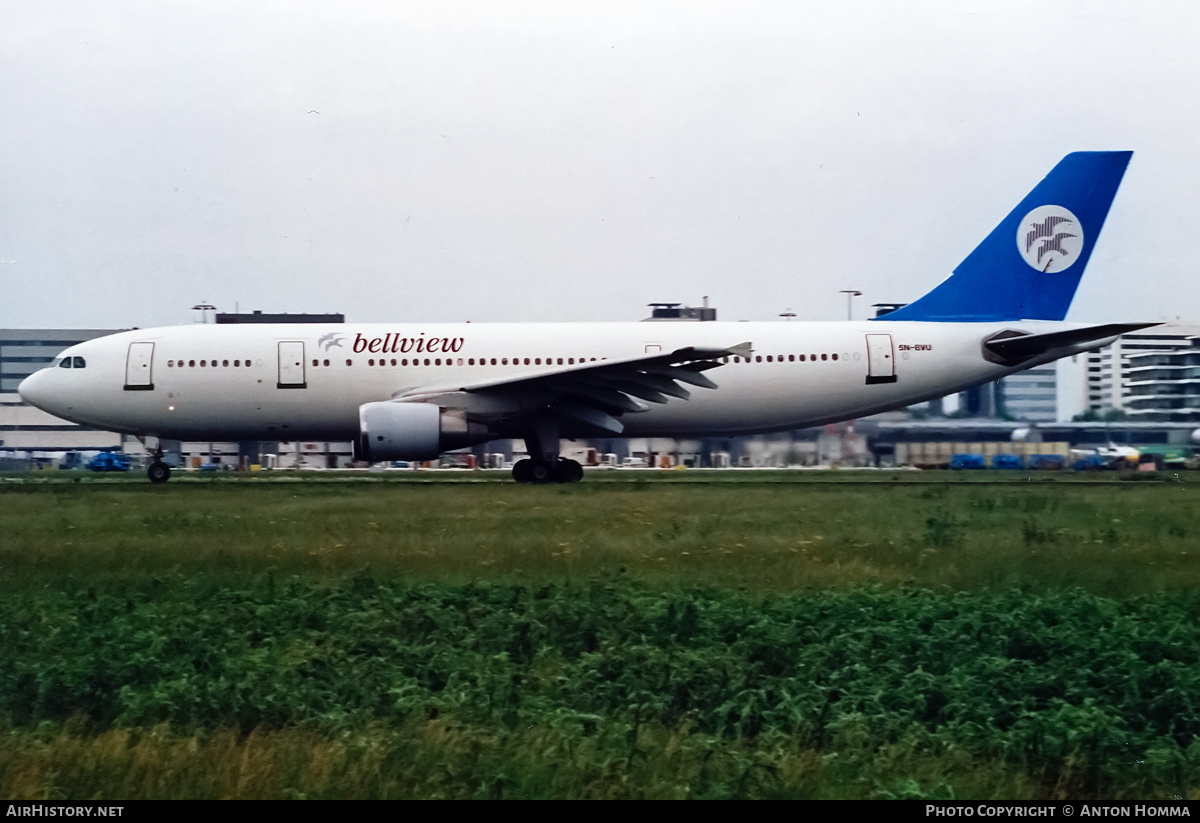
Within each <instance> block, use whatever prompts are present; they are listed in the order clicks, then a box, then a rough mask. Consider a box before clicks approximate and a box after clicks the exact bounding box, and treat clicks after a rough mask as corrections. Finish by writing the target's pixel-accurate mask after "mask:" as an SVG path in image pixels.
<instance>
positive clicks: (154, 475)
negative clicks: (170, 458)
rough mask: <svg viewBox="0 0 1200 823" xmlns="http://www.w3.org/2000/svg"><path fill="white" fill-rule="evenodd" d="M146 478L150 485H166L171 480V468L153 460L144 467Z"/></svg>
mask: <svg viewBox="0 0 1200 823" xmlns="http://www.w3.org/2000/svg"><path fill="white" fill-rule="evenodd" d="M146 476H147V477H149V478H150V482H151V483H166V482H167V481H168V480H170V479H171V467H170V466H168V465H167V464H166V463H163V462H162V461H161V460H155V461H154V462H153V463H151V464H150V465H149V466H147V467H146Z"/></svg>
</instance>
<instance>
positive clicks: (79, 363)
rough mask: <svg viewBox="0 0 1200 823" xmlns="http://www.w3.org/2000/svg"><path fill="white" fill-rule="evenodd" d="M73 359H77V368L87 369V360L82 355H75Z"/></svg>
mask: <svg viewBox="0 0 1200 823" xmlns="http://www.w3.org/2000/svg"><path fill="white" fill-rule="evenodd" d="M64 359H66V358H64ZM71 359H72V360H74V361H75V368H77V369H86V368H87V361H86V360H84V359H83V358H82V357H73V358H71Z"/></svg>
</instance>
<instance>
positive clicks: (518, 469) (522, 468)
mask: <svg viewBox="0 0 1200 823" xmlns="http://www.w3.org/2000/svg"><path fill="white" fill-rule="evenodd" d="M512 476H513V480H516V481H517V482H518V483H532V482H533V461H532V460H518V461H517V462H516V463H514V464H513V467H512Z"/></svg>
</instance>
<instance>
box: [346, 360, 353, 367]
mask: <svg viewBox="0 0 1200 823" xmlns="http://www.w3.org/2000/svg"><path fill="white" fill-rule="evenodd" d="M346 365H347V366H352V365H354V361H353V360H351V359H350V358H346Z"/></svg>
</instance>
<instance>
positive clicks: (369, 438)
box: [354, 401, 491, 463]
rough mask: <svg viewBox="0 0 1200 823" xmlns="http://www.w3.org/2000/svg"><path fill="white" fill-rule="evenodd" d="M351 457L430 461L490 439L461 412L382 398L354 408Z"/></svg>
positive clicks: (431, 405) (370, 459)
mask: <svg viewBox="0 0 1200 823" xmlns="http://www.w3.org/2000/svg"><path fill="white" fill-rule="evenodd" d="M358 428H359V431H358V440H356V441H355V443H354V459H355V460H364V461H366V462H368V463H378V462H380V461H382V460H432V459H434V458H435V457H437V456H438V455H439V454H441V453H442V452H444V451H450V450H452V449H461V448H463V447H465V446H471V445H474V444H475V443H482V442H484V441H486V440H489V439H491V435H490V432H488V430H487V427H486V426H482V425H480V424H478V423H471V422H469V421H468V420H467V416H466V413H465V412H461V411H455V410H448V409H443V408H441V407H439V406H435V405H433V404H432V403H401V402H388V401H382V402H378V403H364V404H363V405H361V406H359V407H358Z"/></svg>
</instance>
